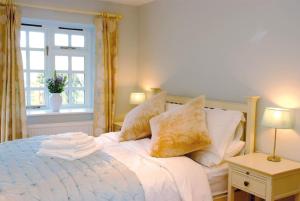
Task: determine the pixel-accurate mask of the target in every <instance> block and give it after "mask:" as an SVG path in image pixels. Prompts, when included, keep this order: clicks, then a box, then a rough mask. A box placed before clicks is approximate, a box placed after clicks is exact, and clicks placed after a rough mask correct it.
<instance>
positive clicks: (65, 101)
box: [61, 89, 69, 105]
mask: <svg viewBox="0 0 300 201" xmlns="http://www.w3.org/2000/svg"><path fill="white" fill-rule="evenodd" d="M68 94H69V92H68V89H65V91H63V92H62V93H61V96H62V104H63V105H67V104H68V103H69V97H68Z"/></svg>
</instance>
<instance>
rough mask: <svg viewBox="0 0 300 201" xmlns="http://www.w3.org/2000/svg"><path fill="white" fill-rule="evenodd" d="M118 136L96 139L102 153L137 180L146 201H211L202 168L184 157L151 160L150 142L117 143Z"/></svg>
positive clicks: (109, 135) (145, 140)
mask: <svg viewBox="0 0 300 201" xmlns="http://www.w3.org/2000/svg"><path fill="white" fill-rule="evenodd" d="M118 134H119V133H108V134H103V135H101V136H100V137H98V138H97V139H96V141H97V142H98V143H99V144H101V146H102V147H103V151H104V152H106V153H108V154H109V155H111V156H113V157H114V158H115V159H117V160H119V161H120V162H122V163H123V164H125V165H126V166H127V167H128V168H129V169H130V170H132V171H133V172H135V174H136V175H137V177H138V179H139V180H140V182H141V184H142V186H143V188H144V192H145V197H146V200H147V201H181V200H183V201H211V200H212V196H211V190H210V187H209V183H208V179H207V175H206V173H205V171H204V169H203V167H202V166H201V165H199V164H197V163H195V162H194V161H192V160H191V159H189V158H187V157H184V156H183V157H173V158H153V157H150V156H149V154H148V150H149V145H150V139H142V140H137V141H128V142H122V143H119V142H118Z"/></svg>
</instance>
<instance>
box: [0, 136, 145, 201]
mask: <svg viewBox="0 0 300 201" xmlns="http://www.w3.org/2000/svg"><path fill="white" fill-rule="evenodd" d="M44 139H46V137H43V136H42V137H34V138H29V139H23V140H16V141H13V142H8V143H2V144H0V201H104V200H105V201H106V200H110V201H133V200H134V201H143V200H145V195H144V190H143V187H142V185H141V184H140V182H139V180H138V178H137V177H136V175H135V173H134V172H132V171H130V170H129V169H128V168H127V167H126V166H125V165H124V164H122V163H121V162H119V161H117V160H116V159H114V158H113V157H111V156H110V155H108V154H106V153H104V152H102V151H97V152H95V153H94V154H92V155H90V156H88V157H85V158H82V159H79V160H75V161H66V160H63V159H58V158H51V157H41V156H37V155H36V152H37V150H38V149H39V146H40V143H41V141H42V140H44Z"/></svg>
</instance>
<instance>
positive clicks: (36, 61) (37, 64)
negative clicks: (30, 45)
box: [30, 51, 45, 70]
mask: <svg viewBox="0 0 300 201" xmlns="http://www.w3.org/2000/svg"><path fill="white" fill-rule="evenodd" d="M44 60H45V58H44V51H30V69H33V70H43V69H44V67H45V61H44Z"/></svg>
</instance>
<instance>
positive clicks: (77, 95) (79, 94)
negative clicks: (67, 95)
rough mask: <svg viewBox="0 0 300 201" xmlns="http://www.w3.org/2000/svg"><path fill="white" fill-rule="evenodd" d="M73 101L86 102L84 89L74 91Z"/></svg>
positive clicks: (75, 102)
mask: <svg viewBox="0 0 300 201" xmlns="http://www.w3.org/2000/svg"><path fill="white" fill-rule="evenodd" d="M72 102H73V103H74V104H84V91H83V90H74V91H72Z"/></svg>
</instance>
